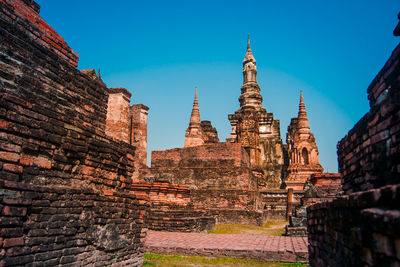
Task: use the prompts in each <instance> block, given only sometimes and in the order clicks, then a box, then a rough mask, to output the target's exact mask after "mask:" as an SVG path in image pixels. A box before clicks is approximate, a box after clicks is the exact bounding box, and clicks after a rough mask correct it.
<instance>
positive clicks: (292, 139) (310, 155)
mask: <svg viewBox="0 0 400 267" xmlns="http://www.w3.org/2000/svg"><path fill="white" fill-rule="evenodd" d="M286 140H287V145H288V148H287V151H288V154H289V166H288V168H287V173H288V176H287V177H286V179H285V184H286V188H292V189H294V190H302V189H303V186H304V184H305V183H306V181H307V180H309V179H310V177H311V175H312V174H315V173H321V172H322V171H323V170H324V169H323V168H322V167H321V165H320V164H319V161H318V147H317V144H316V143H315V137H314V135H313V134H312V133H311V131H310V125H309V122H308V118H307V112H306V107H305V104H304V99H303V92H302V91H301V92H300V104H299V114H298V116H297V118H292V120H291V122H290V125H289V126H288V132H287V136H286Z"/></svg>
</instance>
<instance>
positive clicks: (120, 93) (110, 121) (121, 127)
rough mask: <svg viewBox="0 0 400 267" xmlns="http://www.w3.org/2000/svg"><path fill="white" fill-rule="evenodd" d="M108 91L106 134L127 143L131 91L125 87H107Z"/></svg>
mask: <svg viewBox="0 0 400 267" xmlns="http://www.w3.org/2000/svg"><path fill="white" fill-rule="evenodd" d="M108 93H109V96H108V107H107V119H106V134H107V135H108V136H110V137H112V138H114V139H117V140H120V141H124V142H127V143H129V126H130V114H129V106H130V98H131V93H130V92H129V91H128V90H126V89H125V88H108Z"/></svg>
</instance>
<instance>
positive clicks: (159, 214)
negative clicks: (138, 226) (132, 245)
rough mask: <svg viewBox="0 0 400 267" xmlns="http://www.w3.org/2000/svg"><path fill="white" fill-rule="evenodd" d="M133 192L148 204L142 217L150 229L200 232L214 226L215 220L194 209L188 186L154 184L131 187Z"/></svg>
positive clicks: (140, 184)
mask: <svg viewBox="0 0 400 267" xmlns="http://www.w3.org/2000/svg"><path fill="white" fill-rule="evenodd" d="M133 190H134V192H135V194H136V195H138V196H143V197H145V198H147V199H148V200H149V201H150V210H149V212H148V213H147V216H145V218H144V221H145V225H146V227H147V228H149V229H150V230H158V231H170V232H200V231H204V230H211V229H212V228H213V227H214V225H215V219H214V217H212V216H210V215H208V214H206V213H205V211H204V210H198V209H194V207H193V203H192V201H191V198H190V194H191V191H190V189H189V187H188V186H184V185H175V184H170V183H168V182H160V181H155V182H151V183H149V182H144V183H138V184H134V186H133Z"/></svg>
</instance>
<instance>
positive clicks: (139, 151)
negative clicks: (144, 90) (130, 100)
mask: <svg viewBox="0 0 400 267" xmlns="http://www.w3.org/2000/svg"><path fill="white" fill-rule="evenodd" d="M148 110H149V108H148V107H147V106H145V105H142V104H136V105H133V106H132V107H131V108H130V116H131V125H130V136H129V139H130V144H132V145H134V146H135V147H136V158H137V159H138V161H139V163H140V164H143V165H147V115H148Z"/></svg>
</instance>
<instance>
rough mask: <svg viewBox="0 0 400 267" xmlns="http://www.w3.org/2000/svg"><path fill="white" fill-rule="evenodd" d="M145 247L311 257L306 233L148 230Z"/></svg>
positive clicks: (179, 251)
mask: <svg viewBox="0 0 400 267" xmlns="http://www.w3.org/2000/svg"><path fill="white" fill-rule="evenodd" d="M145 249H146V251H147V252H153V253H163V254H180V255H202V256H214V257H226V256H229V257H239V258H249V259H259V260H264V261H291V262H307V261H308V241H307V238H305V237H287V236H257V235H239V234H226V235H223V234H205V233H178V232H161V231H148V233H147V238H146V241H145Z"/></svg>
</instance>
